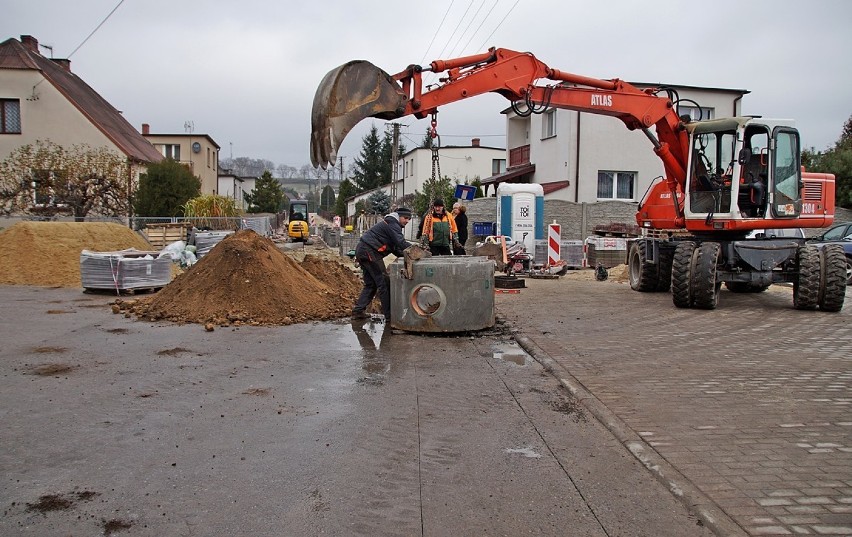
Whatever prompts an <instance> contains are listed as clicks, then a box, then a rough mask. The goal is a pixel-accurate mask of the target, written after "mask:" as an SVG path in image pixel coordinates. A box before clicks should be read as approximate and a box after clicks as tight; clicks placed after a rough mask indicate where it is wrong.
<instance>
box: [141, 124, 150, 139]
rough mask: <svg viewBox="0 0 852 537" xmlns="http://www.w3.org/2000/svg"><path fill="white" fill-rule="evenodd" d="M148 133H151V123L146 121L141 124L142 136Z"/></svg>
mask: <svg viewBox="0 0 852 537" xmlns="http://www.w3.org/2000/svg"><path fill="white" fill-rule="evenodd" d="M149 134H151V125H148V124H147V123H143V124H142V136H148V135H149Z"/></svg>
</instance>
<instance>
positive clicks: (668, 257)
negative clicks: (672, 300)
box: [657, 248, 674, 292]
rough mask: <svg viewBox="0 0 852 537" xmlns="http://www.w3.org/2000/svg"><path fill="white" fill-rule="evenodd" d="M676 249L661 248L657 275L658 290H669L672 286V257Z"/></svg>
mask: <svg viewBox="0 0 852 537" xmlns="http://www.w3.org/2000/svg"><path fill="white" fill-rule="evenodd" d="M673 256H674V251H673V250H670V249H668V248H660V259H659V261H658V262H657V263H658V264H659V276H658V277H657V291H660V292H665V291H668V290H669V288H671V286H672V258H673Z"/></svg>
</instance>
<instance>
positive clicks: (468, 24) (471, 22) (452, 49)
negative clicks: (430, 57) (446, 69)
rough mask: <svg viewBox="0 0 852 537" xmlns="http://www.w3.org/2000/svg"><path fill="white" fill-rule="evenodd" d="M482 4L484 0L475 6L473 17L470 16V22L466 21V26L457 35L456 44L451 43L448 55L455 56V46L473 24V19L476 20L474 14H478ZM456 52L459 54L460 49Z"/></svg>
mask: <svg viewBox="0 0 852 537" xmlns="http://www.w3.org/2000/svg"><path fill="white" fill-rule="evenodd" d="M484 5H485V0H482V2H480V3H479V7H478V8H476V12H475V13H474V14H473V17H471V18H470V22H468V23H467V26H466V27H465V29H464V31H463V32H462V33H461V35H459V38H458V40H457V41H456V44H455V45H453V48H451V49H450V54H449V55H450V56H451V57H455V56H456V54H457V53H456V47H458V46H459V43H461V40H462V39H464V36H465V35H467V31H468V30H470V27H471V26H473V21H475V20H476V16H477V15H479V12H480V11H482V7H483V6H484ZM458 54H459V55H461V51H459V52H458Z"/></svg>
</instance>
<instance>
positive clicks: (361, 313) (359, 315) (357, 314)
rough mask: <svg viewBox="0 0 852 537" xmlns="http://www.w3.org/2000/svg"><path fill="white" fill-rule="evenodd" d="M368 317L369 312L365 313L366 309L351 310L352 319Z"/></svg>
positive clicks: (357, 319) (358, 319)
mask: <svg viewBox="0 0 852 537" xmlns="http://www.w3.org/2000/svg"><path fill="white" fill-rule="evenodd" d="M369 318H370V314H369V313H367V312H366V311H364V310H359V311H353V312H352V320H353V321H360V320H362V319H369Z"/></svg>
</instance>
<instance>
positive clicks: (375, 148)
mask: <svg viewBox="0 0 852 537" xmlns="http://www.w3.org/2000/svg"><path fill="white" fill-rule="evenodd" d="M404 153H405V145H404V144H399V155H402V154H404ZM392 157H393V136H392V135H391V134H390V133H388V132H386V133H385V135H384V137H383V138H381V139H379V129H378V128H377V127H376V126H375V125H373V126H372V127H371V128H370V132H368V133H367V134H366V135H365V136H364V138H363V139H362V145H361V153H360V155H359V157H358V158H356V159H355V164H354V165H353V167H352V182H353V183H354V184H355V187H356V188H357V189H358V192H366V191H368V190H373V189H374V188H378V187H380V186H382V185H387V184H390V182H391V180H392V179H393V167H394V164H395V163H393V162H392V160H393V158H392Z"/></svg>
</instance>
